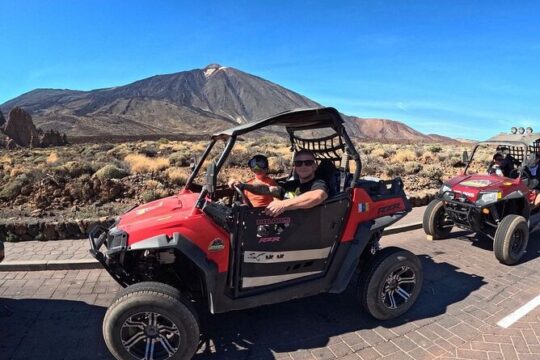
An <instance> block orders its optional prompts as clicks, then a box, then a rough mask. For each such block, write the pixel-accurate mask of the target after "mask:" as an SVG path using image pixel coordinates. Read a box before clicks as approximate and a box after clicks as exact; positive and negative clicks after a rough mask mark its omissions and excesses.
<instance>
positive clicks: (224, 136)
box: [184, 108, 362, 207]
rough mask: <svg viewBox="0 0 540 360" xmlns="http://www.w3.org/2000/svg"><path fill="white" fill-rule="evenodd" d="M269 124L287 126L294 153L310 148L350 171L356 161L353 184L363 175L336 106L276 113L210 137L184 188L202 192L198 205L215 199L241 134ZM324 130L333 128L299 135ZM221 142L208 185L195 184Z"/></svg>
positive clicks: (316, 154)
mask: <svg viewBox="0 0 540 360" xmlns="http://www.w3.org/2000/svg"><path fill="white" fill-rule="evenodd" d="M267 127H281V128H283V127H284V128H285V130H286V133H287V134H288V137H289V140H290V143H291V151H292V153H293V154H294V152H295V151H299V150H304V149H305V150H310V151H312V152H313V154H314V155H315V158H316V159H317V160H319V161H322V160H325V161H331V162H333V163H334V164H335V165H336V167H337V168H338V169H339V170H340V171H341V172H343V173H345V172H348V170H349V166H348V165H349V160H353V161H354V162H355V165H356V166H355V170H354V173H353V174H352V179H351V183H353V184H354V183H355V182H356V180H358V178H359V177H360V172H361V170H362V163H361V160H360V156H359V154H358V152H357V151H356V149H355V147H354V145H353V143H352V141H351V139H350V137H349V135H348V134H347V132H346V129H345V126H344V121H343V119H342V117H341V115H340V114H339V112H338V111H337V110H336V109H334V108H313V109H300V110H292V111H287V112H283V113H280V114H277V115H275V116H273V117H270V118H268V119H264V120H259V121H253V122H249V123H246V124H242V125H239V126H236V127H233V128H230V129H227V130H225V131H223V132H219V133H215V134H214V135H212V136H211V138H210V142H209V143H208V145H207V147H206V149H205V150H204V152H203V154H202V156H201V158H200V159H199V161H198V162H197V164H196V165H195V167H194V169H193V171H192V173H191V175H190V176H189V178H188V180H187V181H186V185H185V187H184V189H186V190H189V191H195V192H199V191H200V196H199V199H198V201H197V206H198V207H201V206H202V205H203V204H204V200H205V198H206V197H207V196H209V197H210V198H211V199H214V198H215V196H214V195H215V190H216V182H217V175H218V173H219V171H220V170H221V169H222V167H223V165H224V164H225V161H226V160H227V158H228V156H229V155H230V153H231V150H232V149H233V147H234V145H235V143H236V141H237V139H238V137H239V136H240V135H244V134H247V133H250V132H253V131H257V130H261V129H264V128H267ZM321 129H330V130H333V133H332V134H331V135H326V136H316V135H315V136H314V137H313V138H307V137H305V136H303V135H302V136H301V135H299V133H301V132H303V131H306V130H321ZM219 141H223V142H225V148H224V150H223V151H222V152H221V154H220V155H219V157H218V159H217V161H215V162H214V161H212V162H211V163H210V165H208V168H207V170H206V177H205V178H206V181H205V184H204V185H199V184H196V183H195V182H194V181H195V178H196V177H197V176H198V174H199V173H200V172H201V169H202V167H203V164H204V163H205V161H206V160H207V158H208V156H209V154H210V152H211V150H212V149H213V147H214V146H215V145H216V143H217V142H219Z"/></svg>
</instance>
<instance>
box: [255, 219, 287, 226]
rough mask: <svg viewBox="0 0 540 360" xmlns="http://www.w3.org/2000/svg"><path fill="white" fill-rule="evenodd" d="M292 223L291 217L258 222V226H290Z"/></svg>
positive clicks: (259, 220)
mask: <svg viewBox="0 0 540 360" xmlns="http://www.w3.org/2000/svg"><path fill="white" fill-rule="evenodd" d="M290 223H291V218H290V217H283V218H270V219H258V220H257V225H273V224H290Z"/></svg>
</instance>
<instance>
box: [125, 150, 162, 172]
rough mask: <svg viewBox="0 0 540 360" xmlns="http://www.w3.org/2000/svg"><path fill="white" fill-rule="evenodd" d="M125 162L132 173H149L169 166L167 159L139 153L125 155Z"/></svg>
mask: <svg viewBox="0 0 540 360" xmlns="http://www.w3.org/2000/svg"><path fill="white" fill-rule="evenodd" d="M124 161H125V162H127V163H128V164H129V166H130V168H131V171H132V172H134V173H149V172H156V171H159V170H163V169H166V168H167V167H169V159H166V158H162V157H156V158H150V157H147V156H145V155H141V154H130V155H128V156H126V157H125V159H124Z"/></svg>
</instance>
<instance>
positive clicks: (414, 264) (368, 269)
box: [357, 247, 424, 320]
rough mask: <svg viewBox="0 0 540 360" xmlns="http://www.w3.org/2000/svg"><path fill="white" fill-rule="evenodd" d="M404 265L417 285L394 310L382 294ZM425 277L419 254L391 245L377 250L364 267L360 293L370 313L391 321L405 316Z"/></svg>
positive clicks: (379, 318) (362, 301) (360, 281)
mask: <svg viewBox="0 0 540 360" xmlns="http://www.w3.org/2000/svg"><path fill="white" fill-rule="evenodd" d="M403 266H406V267H408V268H409V269H411V271H413V272H414V276H415V279H416V284H415V285H414V288H413V289H412V291H411V293H410V296H409V298H408V300H407V301H404V302H403V303H402V304H401V305H400V306H398V307H397V308H396V309H391V308H389V307H388V306H386V305H385V304H384V302H383V300H382V297H381V296H380V295H381V294H382V291H383V289H384V287H385V285H386V280H387V278H388V277H389V276H390V275H391V274H392V273H394V272H395V271H397V270H398V269H400V268H401V267H403ZM423 279H424V276H423V273H422V264H421V263H420V260H419V259H418V257H417V256H416V255H414V254H413V253H411V252H410V251H407V250H404V249H401V248H398V247H388V248H384V249H383V250H381V251H379V252H378V253H376V254H375V255H374V256H373V257H372V258H371V259H370V261H368V262H367V263H366V264H365V265H364V267H363V268H362V269H361V272H360V278H359V282H358V288H357V295H358V298H359V300H360V302H361V304H362V306H363V308H364V309H365V310H366V311H367V312H368V313H369V314H370V315H371V316H373V317H374V318H375V319H378V320H389V319H393V318H396V317H398V316H400V315H403V314H404V313H406V312H407V311H408V310H409V309H410V308H411V307H412V306H413V305H414V303H415V301H416V299H417V298H418V296H419V295H420V291H421V290H422V282H423Z"/></svg>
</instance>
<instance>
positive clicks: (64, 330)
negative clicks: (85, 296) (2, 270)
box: [0, 298, 113, 360]
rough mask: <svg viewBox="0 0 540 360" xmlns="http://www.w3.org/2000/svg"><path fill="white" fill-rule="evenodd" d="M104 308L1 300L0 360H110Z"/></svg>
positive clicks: (75, 302) (77, 304)
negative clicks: (104, 337)
mask: <svg viewBox="0 0 540 360" xmlns="http://www.w3.org/2000/svg"><path fill="white" fill-rule="evenodd" d="M105 310H106V309H105V308H103V307H100V306H94V305H88V304H86V303H84V302H81V301H68V300H40V299H20V300H14V299H6V298H0V359H2V360H8V359H9V360H11V359H13V360H15V359H16V360H20V359H21V360H22V359H25V360H26V359H41V360H53V359H54V360H56V359H66V360H67V359H70V360H75V359H82V360H86V359H88V360H90V359H92V360H94V359H111V360H112V359H113V358H112V356H111V355H109V352H108V351H107V348H106V347H105V343H104V342H103V337H102V335H101V322H102V319H103V316H104V315H105Z"/></svg>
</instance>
